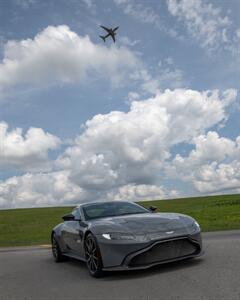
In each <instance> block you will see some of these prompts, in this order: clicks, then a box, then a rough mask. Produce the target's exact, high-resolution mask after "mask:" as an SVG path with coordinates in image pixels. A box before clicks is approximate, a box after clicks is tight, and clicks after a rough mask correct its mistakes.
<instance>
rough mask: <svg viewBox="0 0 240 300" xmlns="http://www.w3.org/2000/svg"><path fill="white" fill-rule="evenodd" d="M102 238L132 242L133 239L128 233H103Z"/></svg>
mask: <svg viewBox="0 0 240 300" xmlns="http://www.w3.org/2000/svg"><path fill="white" fill-rule="evenodd" d="M102 237H104V238H105V239H107V240H134V239H135V237H134V235H132V234H128V233H117V232H114V233H103V234H102Z"/></svg>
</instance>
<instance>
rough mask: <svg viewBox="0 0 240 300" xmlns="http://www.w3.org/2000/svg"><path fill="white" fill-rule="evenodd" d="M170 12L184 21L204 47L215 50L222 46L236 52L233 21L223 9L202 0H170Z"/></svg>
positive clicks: (168, 3)
mask: <svg viewBox="0 0 240 300" xmlns="http://www.w3.org/2000/svg"><path fill="white" fill-rule="evenodd" d="M167 6H168V10H169V12H170V13H171V14H172V15H173V16H174V17H176V18H177V19H178V20H180V21H182V22H183V23H184V24H185V26H186V28H187V30H188V32H189V34H190V35H191V36H192V37H193V38H194V39H196V40H198V41H199V42H200V45H201V47H202V48H204V49H207V50H208V51H209V52H213V51H215V50H218V49H220V48H223V49H227V50H230V51H231V52H234V49H235V48H236V45H234V44H235V41H234V38H233V36H232V32H231V31H232V28H231V26H232V22H231V20H230V19H229V17H228V16H223V14H222V12H221V10H220V9H219V8H217V7H214V6H213V5H212V4H210V3H208V2H207V1H202V0H181V1H177V0H168V1H167Z"/></svg>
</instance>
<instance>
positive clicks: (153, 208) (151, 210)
mask: <svg viewBox="0 0 240 300" xmlns="http://www.w3.org/2000/svg"><path fill="white" fill-rule="evenodd" d="M149 210H150V212H152V213H154V212H156V211H157V207H156V206H152V205H151V206H150V207H149Z"/></svg>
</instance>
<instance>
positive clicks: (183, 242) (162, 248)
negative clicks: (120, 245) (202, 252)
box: [129, 238, 198, 267]
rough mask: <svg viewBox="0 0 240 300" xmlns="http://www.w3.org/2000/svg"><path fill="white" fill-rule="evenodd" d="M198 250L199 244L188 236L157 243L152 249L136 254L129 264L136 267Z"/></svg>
mask: <svg viewBox="0 0 240 300" xmlns="http://www.w3.org/2000/svg"><path fill="white" fill-rule="evenodd" d="M197 250H198V248H197V246H196V245H195V244H193V243H191V242H190V241H189V240H188V239H186V238H185V239H179V240H172V241H167V242H162V243H159V244H156V245H155V246H153V247H152V248H151V249H149V250H147V251H145V252H143V253H140V254H138V255H136V256H134V257H133V258H132V259H131V261H130V263H129V266H131V267H136V266H141V265H147V264H152V263H157V262H161V261H165V260H170V259H174V258H180V257H183V256H187V255H191V254H194V253H195V252H196V251H197Z"/></svg>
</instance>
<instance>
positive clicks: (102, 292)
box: [0, 231, 240, 300]
mask: <svg viewBox="0 0 240 300" xmlns="http://www.w3.org/2000/svg"><path fill="white" fill-rule="evenodd" d="M203 237H204V248H205V251H206V253H205V255H204V256H203V257H202V258H198V259H195V260H189V261H184V262H177V263H176V262H175V263H170V264H167V265H161V266H158V267H155V268H153V269H149V270H144V271H131V272H118V273H110V274H108V275H107V276H106V277H104V278H100V279H95V278H92V277H90V276H89V275H88V272H87V269H86V267H85V265H84V263H81V262H78V261H75V260H69V261H67V262H64V263H59V264H57V263H55V262H54V261H53V260H52V257H51V252H50V251H49V250H47V249H36V248H35V249H32V248H31V249H28V248H26V249H21V250H17V251H14V250H13V249H12V250H11V251H2V250H0V300H13V299H14V300H15V299H17V300H32V299H34V300H38V299H41V300H52V299H54V300H68V299H74V300H76V299H80V300H109V299H111V300H135V299H136V300H150V299H153V300H158V299H164V300H166V299H184V300H188V299H191V300H198V299H211V300H215V299H216V300H219V299H224V300H240V231H229V232H218V233H207V234H204V235H203Z"/></svg>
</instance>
